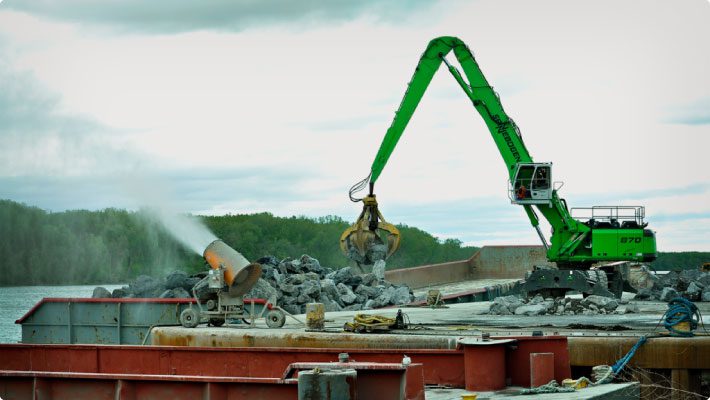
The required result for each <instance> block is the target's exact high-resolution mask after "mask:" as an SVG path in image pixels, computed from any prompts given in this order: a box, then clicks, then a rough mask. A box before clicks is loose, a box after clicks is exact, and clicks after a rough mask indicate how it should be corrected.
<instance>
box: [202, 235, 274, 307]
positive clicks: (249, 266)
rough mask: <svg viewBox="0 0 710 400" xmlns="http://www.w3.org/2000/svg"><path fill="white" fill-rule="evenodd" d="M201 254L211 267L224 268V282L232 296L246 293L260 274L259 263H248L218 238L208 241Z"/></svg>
mask: <svg viewBox="0 0 710 400" xmlns="http://www.w3.org/2000/svg"><path fill="white" fill-rule="evenodd" d="M202 255H203V257H205V261H207V264H209V265H210V267H211V268H212V269H220V267H221V268H223V269H224V283H225V284H226V285H227V286H229V294H231V295H233V296H241V295H243V294H246V293H247V292H248V291H249V290H250V289H251V288H252V287H253V286H254V285H255V284H256V281H258V280H259V277H260V276H261V265H259V264H256V263H250V262H249V261H248V260H247V259H246V258H245V257H244V256H243V255H241V254H239V252H237V251H236V250H234V249H233V248H231V247H229V246H228V245H227V244H226V243H224V242H223V241H221V240H219V239H217V240H215V241H214V242H212V243H210V245H209V246H207V248H206V249H205V252H204V253H203V254H202Z"/></svg>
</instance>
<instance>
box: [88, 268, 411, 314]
mask: <svg viewBox="0 0 710 400" xmlns="http://www.w3.org/2000/svg"><path fill="white" fill-rule="evenodd" d="M257 262H258V263H259V264H261V266H262V275H261V278H260V279H259V281H258V282H257V283H256V285H255V286H254V287H253V288H252V290H251V291H250V292H249V293H248V294H247V296H246V297H248V298H262V299H267V300H270V301H272V302H276V304H277V305H279V306H281V307H282V308H283V309H284V310H286V311H288V312H290V313H292V314H301V313H304V312H305V309H306V304H307V303H313V302H318V303H323V304H324V305H325V308H326V311H341V310H355V311H356V310H369V309H373V308H381V307H386V306H388V305H401V304H407V303H410V302H411V301H412V300H413V299H414V296H413V294H412V290H411V289H410V288H409V286H407V285H394V284H392V283H390V282H387V281H385V279H384V269H385V262H384V261H377V262H375V265H374V266H373V268H372V270H373V272H371V273H366V274H361V275H358V274H356V273H355V272H354V271H353V270H352V269H351V268H350V267H345V268H341V269H335V270H333V269H331V268H327V267H322V266H321V265H320V262H318V260H316V259H315V258H313V257H310V256H308V255H303V256H301V257H300V258H298V259H292V258H286V259H284V260H281V261H279V260H278V259H276V258H274V257H271V256H267V257H263V258H260V259H259V260H257ZM200 279H201V277H200V276H188V275H187V274H186V273H184V272H181V271H175V272H172V273H170V274H169V275H167V276H166V277H165V278H153V277H150V276H146V275H141V276H139V277H138V278H137V279H136V280H135V281H133V282H131V283H130V284H128V285H127V286H123V287H122V288H118V289H115V290H114V291H113V292H109V291H108V290H107V289H105V288H103V287H97V288H95V289H94V293H93V295H92V297H94V298H107V297H113V298H132V297H134V298H189V297H192V296H191V293H192V287H193V286H194V285H195V284H196V283H197V282H199V281H200Z"/></svg>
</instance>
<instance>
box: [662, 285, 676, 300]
mask: <svg viewBox="0 0 710 400" xmlns="http://www.w3.org/2000/svg"><path fill="white" fill-rule="evenodd" d="M676 297H678V292H677V291H676V290H675V289H673V288H672V287H664V288H663V291H661V296H660V300H661V301H665V302H668V301H671V300H673V299H674V298H676Z"/></svg>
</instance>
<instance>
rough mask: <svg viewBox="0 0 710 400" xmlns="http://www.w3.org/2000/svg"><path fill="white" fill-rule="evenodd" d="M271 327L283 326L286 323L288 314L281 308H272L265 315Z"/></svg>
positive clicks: (267, 323)
mask: <svg viewBox="0 0 710 400" xmlns="http://www.w3.org/2000/svg"><path fill="white" fill-rule="evenodd" d="M264 319H266V325H267V326H268V327H269V328H281V327H282V326H284V324H285V323H286V314H284V313H283V311H281V310H271V311H269V312H268V313H266V316H265V317H264Z"/></svg>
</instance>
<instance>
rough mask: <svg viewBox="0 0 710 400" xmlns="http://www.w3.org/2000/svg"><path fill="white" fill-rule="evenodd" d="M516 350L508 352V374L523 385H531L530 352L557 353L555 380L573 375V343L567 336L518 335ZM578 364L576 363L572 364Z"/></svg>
mask: <svg viewBox="0 0 710 400" xmlns="http://www.w3.org/2000/svg"><path fill="white" fill-rule="evenodd" d="M515 338H516V339H517V343H516V347H517V348H516V349H515V351H508V352H507V353H506V358H505V365H506V376H508V377H510V379H511V381H512V382H515V384H516V385H519V386H523V387H530V354H533V353H553V354H554V355H555V360H554V370H555V380H556V381H558V382H562V381H563V380H565V379H567V378H571V377H572V369H571V367H570V364H571V362H570V354H569V352H570V350H569V348H570V347H571V345H570V344H569V342H568V341H569V339H570V338H568V337H566V336H517V337H515ZM572 365H576V364H572Z"/></svg>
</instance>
